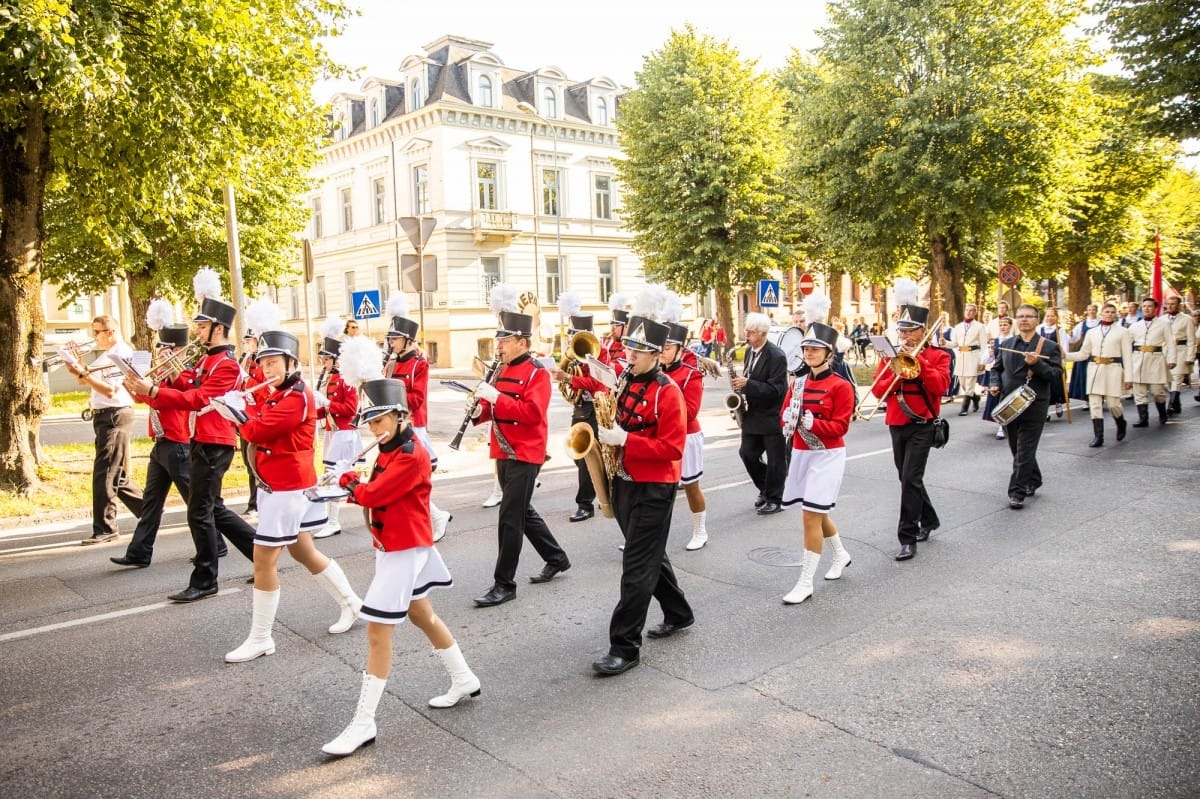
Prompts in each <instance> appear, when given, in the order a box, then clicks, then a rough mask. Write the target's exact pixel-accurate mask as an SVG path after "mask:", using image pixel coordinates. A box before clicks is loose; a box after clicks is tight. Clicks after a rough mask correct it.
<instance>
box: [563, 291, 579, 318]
mask: <svg viewBox="0 0 1200 799" xmlns="http://www.w3.org/2000/svg"><path fill="white" fill-rule="evenodd" d="M582 310H583V300H582V299H580V297H579V294H578V293H577V292H574V291H564V292H563V293H562V294H559V295H558V312H559V314H561V315H562V316H563V318H566V317H568V316H579V312H580V311H582Z"/></svg>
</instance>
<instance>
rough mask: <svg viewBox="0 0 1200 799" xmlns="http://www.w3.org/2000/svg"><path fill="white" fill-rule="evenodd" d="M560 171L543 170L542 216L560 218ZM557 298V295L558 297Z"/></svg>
mask: <svg viewBox="0 0 1200 799" xmlns="http://www.w3.org/2000/svg"><path fill="white" fill-rule="evenodd" d="M558 181H559V177H558V170H557V169H543V170H542V214H544V215H545V216H558V214H559V210H558ZM556 296H557V295H556Z"/></svg>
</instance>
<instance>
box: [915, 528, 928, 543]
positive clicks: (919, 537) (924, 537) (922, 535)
mask: <svg viewBox="0 0 1200 799" xmlns="http://www.w3.org/2000/svg"><path fill="white" fill-rule="evenodd" d="M913 539H914V540H915V541H916V542H917V543H918V544H919V543H921V542H922V541H928V540H929V531H928V530H921V531H920V532H918V533H917V534H916V535H915V536H913Z"/></svg>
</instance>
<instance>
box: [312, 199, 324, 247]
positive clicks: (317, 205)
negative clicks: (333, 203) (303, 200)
mask: <svg viewBox="0 0 1200 799" xmlns="http://www.w3.org/2000/svg"><path fill="white" fill-rule="evenodd" d="M312 232H313V238H314V239H319V238H321V236H323V235H324V232H323V231H322V226H321V198H320V197H313V201H312Z"/></svg>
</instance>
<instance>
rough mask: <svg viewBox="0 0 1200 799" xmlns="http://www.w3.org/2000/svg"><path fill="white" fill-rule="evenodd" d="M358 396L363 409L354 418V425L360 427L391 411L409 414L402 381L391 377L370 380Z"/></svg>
mask: <svg viewBox="0 0 1200 799" xmlns="http://www.w3.org/2000/svg"><path fill="white" fill-rule="evenodd" d="M358 395H359V397H360V402H361V403H362V408H361V409H360V410H359V412H358V415H357V416H355V418H354V424H355V425H357V426H358V427H362V426H363V425H365V424H366V423H367V422H369V421H371V420H372V419H376V418H378V417H380V416H383V415H384V414H385V413H388V412H389V411H399V412H400V413H408V395H407V393H406V392H405V390H404V383H403V382H402V381H400V380H395V379H393V378H390V377H385V378H380V379H378V380H368V381H366V382H365V383H363V384H362V385H361V386H359V389H358Z"/></svg>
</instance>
